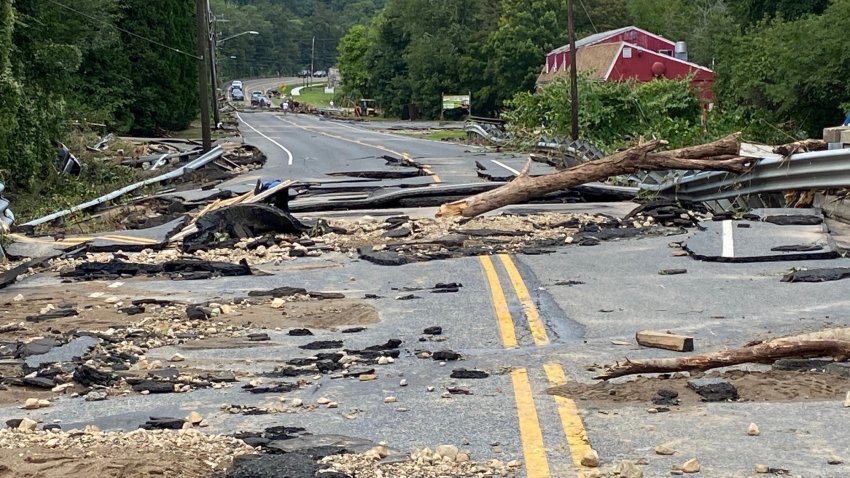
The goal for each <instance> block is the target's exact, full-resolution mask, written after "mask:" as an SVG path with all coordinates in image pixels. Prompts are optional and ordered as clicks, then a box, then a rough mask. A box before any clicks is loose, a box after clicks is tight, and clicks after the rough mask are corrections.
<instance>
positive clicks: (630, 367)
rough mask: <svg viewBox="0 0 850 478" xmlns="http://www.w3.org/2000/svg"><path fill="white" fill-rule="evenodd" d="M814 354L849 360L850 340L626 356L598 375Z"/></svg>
mask: <svg viewBox="0 0 850 478" xmlns="http://www.w3.org/2000/svg"><path fill="white" fill-rule="evenodd" d="M814 357H833V358H834V359H835V360H837V361H840V362H843V361H846V360H847V359H848V358H850V341H847V340H807V341H804V340H787V339H779V340H772V341H770V342H762V343H760V344H756V345H752V346H748V347H742V348H739V349H732V350H724V351H723V352H716V353H711V354H704V355H693V356H690V357H682V358H667V359H654V360H628V359H627V360H626V361H625V362H623V363H616V364H614V365H611V366H609V367H607V368H606V369H605V373H603V374H602V375H599V376H597V377H595V378H597V379H601V380H608V379H611V378H616V377H624V376H626V375H635V374H639V373H674V372H686V371H694V370H698V371H705V370H710V369H713V368H720V367H728V366H730V365H739V364H742V363H766V364H771V363H773V362H775V361H777V360H779V359H782V358H814Z"/></svg>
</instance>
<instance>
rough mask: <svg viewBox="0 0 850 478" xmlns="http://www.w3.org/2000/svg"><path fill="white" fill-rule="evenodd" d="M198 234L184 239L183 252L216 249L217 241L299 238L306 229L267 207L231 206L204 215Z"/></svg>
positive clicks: (278, 211)
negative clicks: (277, 236) (272, 236)
mask: <svg viewBox="0 0 850 478" xmlns="http://www.w3.org/2000/svg"><path fill="white" fill-rule="evenodd" d="M195 226H196V227H197V232H195V233H193V234H190V235H189V236H187V237H186V238H185V239H184V240H183V249H184V250H189V249H193V250H198V249H204V248H210V247H214V248H217V247H218V246H217V244H216V243H217V242H219V241H218V238H220V237H221V236H222V235H227V236H228V237H230V238H231V239H234V240H238V239H247V238H254V237H258V236H262V235H264V234H268V233H277V234H295V235H300V234H301V233H302V232H304V231H306V230H308V229H309V228H308V227H307V226H305V225H304V224H302V223H301V222H300V221H298V219H295V217H293V216H292V215H291V214H289V213H288V212H286V211H284V210H282V209H279V208H277V207H274V206H270V205H267V204H258V203H252V204H234V205H231V206H225V207H222V208H219V209H216V210H214V211H212V212H210V213H207V214H205V215H203V216H202V217H201V218H200V219H198V221H197V222H196V223H195Z"/></svg>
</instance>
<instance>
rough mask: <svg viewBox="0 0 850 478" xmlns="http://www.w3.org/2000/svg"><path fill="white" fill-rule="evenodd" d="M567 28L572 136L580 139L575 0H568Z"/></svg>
mask: <svg viewBox="0 0 850 478" xmlns="http://www.w3.org/2000/svg"><path fill="white" fill-rule="evenodd" d="M567 29H568V30H569V34H570V113H572V138H573V141H575V140H577V139H578V71H576V55H577V53H578V52H577V51H576V28H575V23H574V21H573V0H567Z"/></svg>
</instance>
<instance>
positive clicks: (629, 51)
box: [623, 46, 632, 58]
mask: <svg viewBox="0 0 850 478" xmlns="http://www.w3.org/2000/svg"><path fill="white" fill-rule="evenodd" d="M631 57H632V49H631V47H628V46H627V47H625V48H623V58H631Z"/></svg>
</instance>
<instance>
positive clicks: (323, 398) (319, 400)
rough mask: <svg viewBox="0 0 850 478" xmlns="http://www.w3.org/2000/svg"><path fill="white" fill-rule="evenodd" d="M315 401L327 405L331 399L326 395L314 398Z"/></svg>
mask: <svg viewBox="0 0 850 478" xmlns="http://www.w3.org/2000/svg"><path fill="white" fill-rule="evenodd" d="M316 403H318V404H319V405H327V404H329V403H331V400H330V399H329V398H327V397H320V398H319V399H318V400H316Z"/></svg>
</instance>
